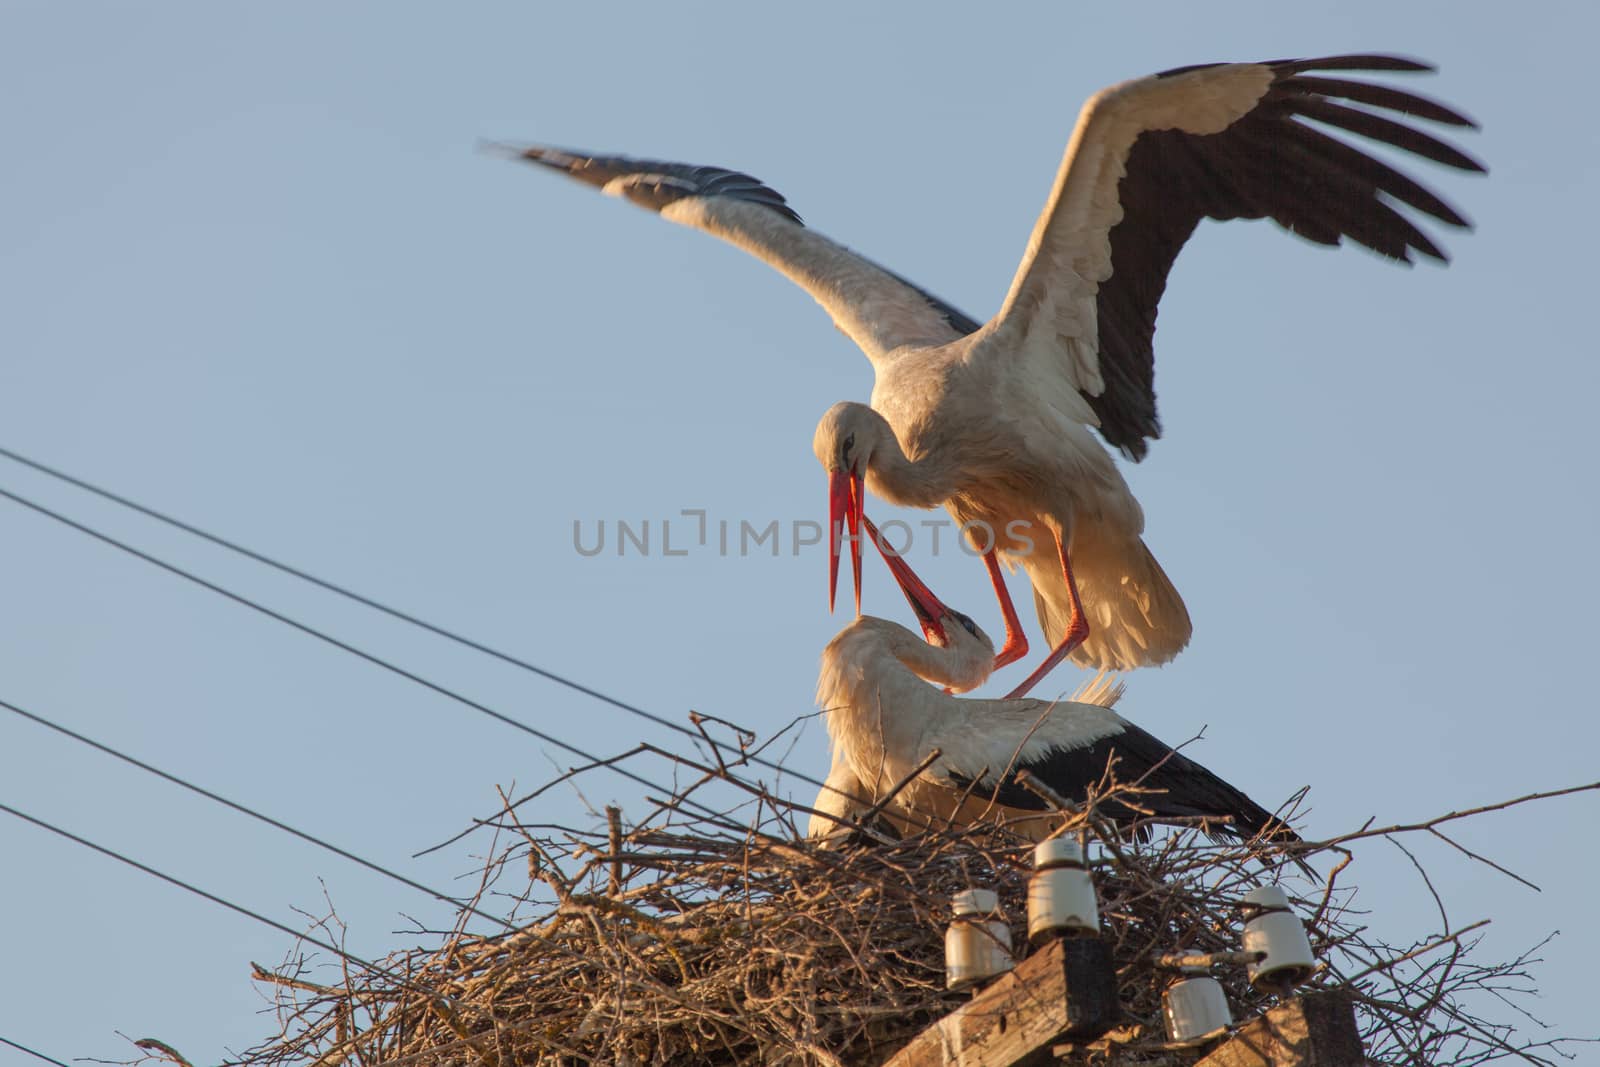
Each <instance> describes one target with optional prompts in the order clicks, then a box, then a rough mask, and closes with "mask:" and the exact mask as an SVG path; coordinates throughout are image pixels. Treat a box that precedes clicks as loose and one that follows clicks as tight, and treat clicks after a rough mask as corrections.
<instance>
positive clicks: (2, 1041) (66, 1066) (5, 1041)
mask: <svg viewBox="0 0 1600 1067" xmlns="http://www.w3.org/2000/svg"><path fill="white" fill-rule="evenodd" d="M0 1045H10V1046H11V1047H12V1048H14V1049H16V1050H17V1051H18V1052H26V1053H27V1054H28V1055H30V1056H32V1057H34V1058H35V1059H40V1060H43V1061H44V1062H46V1063H53V1064H55V1065H56V1067H72V1065H71V1064H70V1063H63V1062H62V1061H61V1060H58V1059H56V1058H55V1057H54V1056H46V1055H45V1054H44V1053H42V1052H38V1051H36V1050H34V1049H31V1048H29V1047H28V1046H27V1045H19V1044H17V1043H16V1042H15V1041H12V1040H11V1039H10V1038H6V1037H0Z"/></svg>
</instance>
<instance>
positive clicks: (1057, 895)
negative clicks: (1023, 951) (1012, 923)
mask: <svg viewBox="0 0 1600 1067" xmlns="http://www.w3.org/2000/svg"><path fill="white" fill-rule="evenodd" d="M1033 866H1034V872H1033V877H1032V878H1031V879H1029V881H1028V940H1029V941H1030V942H1033V941H1035V940H1039V939H1042V938H1044V937H1045V936H1047V935H1049V934H1052V933H1057V932H1059V933H1065V934H1086V933H1087V934H1098V933H1099V932H1100V902H1099V901H1098V900H1097V899H1096V898H1095V893H1094V879H1092V878H1091V877H1090V876H1089V871H1088V870H1087V868H1085V867H1084V863H1083V847H1082V846H1081V845H1079V844H1078V842H1076V841H1074V840H1072V839H1070V838H1065V837H1053V838H1051V839H1050V840H1048V841H1041V842H1039V845H1038V847H1037V848H1035V849H1034V850H1033Z"/></svg>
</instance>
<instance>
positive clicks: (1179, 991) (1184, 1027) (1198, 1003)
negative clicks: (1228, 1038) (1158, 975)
mask: <svg viewBox="0 0 1600 1067" xmlns="http://www.w3.org/2000/svg"><path fill="white" fill-rule="evenodd" d="M1161 1013H1162V1014H1163V1015H1164V1016H1166V1020H1167V1039H1168V1040H1169V1041H1199V1040H1202V1039H1204V1038H1208V1037H1212V1036H1215V1035H1216V1034H1219V1033H1221V1032H1222V1031H1223V1030H1226V1029H1227V1028H1228V1027H1229V1026H1232V1025H1233V1012H1232V1011H1230V1010H1229V1008H1228V995H1227V994H1226V993H1224V992H1223V991H1222V983H1221V982H1219V981H1217V980H1216V979H1215V978H1213V977H1211V976H1210V975H1209V974H1196V975H1191V976H1190V977H1188V978H1185V979H1182V980H1181V981H1177V982H1174V983H1172V984H1171V985H1170V986H1168V987H1167V991H1166V992H1165V993H1163V994H1161Z"/></svg>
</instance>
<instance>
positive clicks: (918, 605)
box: [858, 515, 951, 645]
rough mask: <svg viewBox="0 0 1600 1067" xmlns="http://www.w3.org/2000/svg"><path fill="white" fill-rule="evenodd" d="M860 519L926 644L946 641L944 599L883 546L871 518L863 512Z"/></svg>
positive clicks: (947, 611) (940, 643) (947, 609)
mask: <svg viewBox="0 0 1600 1067" xmlns="http://www.w3.org/2000/svg"><path fill="white" fill-rule="evenodd" d="M861 521H862V522H863V523H864V524H865V525H866V527H867V536H869V537H871V538H872V543H873V544H874V545H876V546H877V549H878V554H879V555H880V556H882V557H883V561H884V562H885V563H887V564H888V565H889V570H890V572H891V573H892V574H893V575H894V580H895V582H896V583H897V584H898V585H899V586H900V591H901V592H902V593H904V594H905V595H906V600H908V601H910V603H911V610H912V611H914V612H916V614H917V622H918V623H920V624H921V625H922V636H923V637H924V638H926V639H927V641H928V643H929V644H936V645H944V644H945V643H946V637H945V632H944V626H943V625H941V624H940V622H939V620H940V619H942V618H945V617H946V616H948V615H950V614H951V611H950V609H949V608H947V607H945V605H944V601H942V600H940V599H939V598H938V597H936V596H934V595H933V590H932V589H929V588H928V586H927V584H926V583H924V582H923V580H922V579H921V578H918V577H917V573H916V572H915V571H913V570H912V569H911V565H910V564H909V563H907V562H906V561H905V559H904V558H903V557H901V556H900V555H898V554H897V553H892V552H889V551H886V550H885V549H884V547H883V538H881V537H880V536H878V528H877V527H876V526H874V525H873V524H872V520H871V519H869V518H867V517H866V516H865V515H863V516H862V517H861ZM858 614H859V612H858Z"/></svg>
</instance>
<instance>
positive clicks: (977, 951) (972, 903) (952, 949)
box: [944, 889, 1016, 989]
mask: <svg viewBox="0 0 1600 1067" xmlns="http://www.w3.org/2000/svg"><path fill="white" fill-rule="evenodd" d="M950 903H951V907H952V910H953V911H954V912H955V917H954V918H953V919H951V921H950V928H949V929H948V930H946V931H945V934H944V973H945V985H946V986H947V987H948V988H950V989H964V988H966V987H967V986H970V985H973V984H974V983H976V982H981V981H983V980H984V979H985V978H992V977H994V976H995V975H997V974H1002V973H1004V972H1005V971H1009V970H1010V969H1011V968H1012V967H1013V966H1015V963H1016V961H1015V960H1013V959H1012V957H1011V927H1010V926H1008V925H1006V921H1005V918H1004V917H1003V916H1002V915H1001V914H1000V897H999V895H998V894H996V893H995V892H994V891H993V890H992V889H968V890H966V891H965V892H962V893H957V894H956V895H955V896H954V897H952V898H951V900H950Z"/></svg>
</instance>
